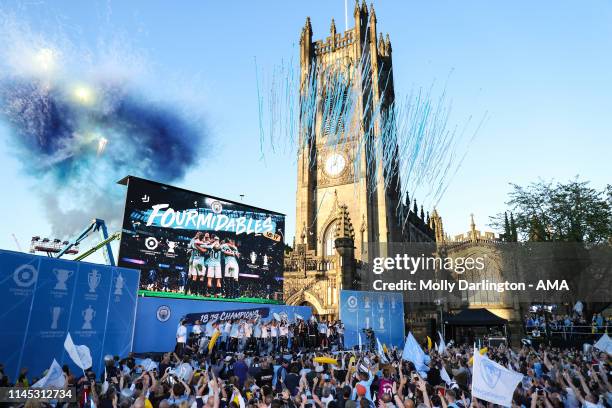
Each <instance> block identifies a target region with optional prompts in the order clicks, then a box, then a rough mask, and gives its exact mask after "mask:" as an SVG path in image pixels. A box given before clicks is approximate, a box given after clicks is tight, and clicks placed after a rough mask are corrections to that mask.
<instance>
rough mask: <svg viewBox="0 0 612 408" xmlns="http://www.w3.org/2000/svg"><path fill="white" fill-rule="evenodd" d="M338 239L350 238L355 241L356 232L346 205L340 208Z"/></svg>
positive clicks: (337, 227) (337, 229) (337, 225)
mask: <svg viewBox="0 0 612 408" xmlns="http://www.w3.org/2000/svg"><path fill="white" fill-rule="evenodd" d="M336 238H350V239H355V230H354V228H353V223H352V222H351V217H350V216H349V213H348V207H347V206H346V204H341V205H339V206H338V222H337V224H336Z"/></svg>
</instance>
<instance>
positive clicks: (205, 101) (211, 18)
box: [0, 0, 612, 249]
mask: <svg viewBox="0 0 612 408" xmlns="http://www.w3.org/2000/svg"><path fill="white" fill-rule="evenodd" d="M352 5H353V3H352V1H349V27H351V26H352V17H351V14H352ZM375 8H376V14H377V17H378V28H379V30H380V31H382V32H384V33H389V35H390V37H391V42H392V46H393V63H394V74H395V86H396V93H398V94H400V95H401V94H407V93H409V92H410V91H411V90H412V89H414V88H418V87H421V86H423V87H428V86H430V85H431V84H432V82H434V81H435V82H436V83H444V82H445V81H447V83H448V85H447V92H448V95H449V97H450V98H451V99H452V101H453V105H452V109H453V110H452V117H451V120H454V121H455V122H456V123H459V124H461V123H463V121H465V119H466V118H468V117H469V116H470V115H474V116H475V117H480V116H482V115H483V114H484V113H485V112H488V115H489V119H488V121H487V122H486V125H485V126H484V127H483V128H482V129H481V130H480V132H479V133H478V136H477V139H476V140H475V141H474V142H473V144H472V145H471V147H470V149H469V151H468V153H467V156H466V159H465V161H464V163H463V165H462V167H461V168H460V169H459V171H458V172H457V174H456V175H455V176H454V178H453V180H452V182H451V183H450V186H449V188H448V190H447V192H446V194H445V196H444V197H443V199H442V200H441V202H440V203H439V205H438V209H439V212H440V213H441V215H442V217H443V219H444V223H445V230H446V231H447V232H449V233H450V234H457V233H461V232H464V230H466V229H467V228H468V224H469V214H470V213H474V214H475V217H476V222H477V225H478V226H480V227H483V226H484V224H486V223H487V222H488V217H489V216H490V215H494V214H495V213H497V212H500V211H502V210H503V209H504V201H505V200H506V198H507V193H508V191H509V190H510V188H509V185H508V183H510V182H515V183H519V184H525V183H528V182H530V181H535V180H537V179H539V178H541V179H545V180H550V179H556V180H568V179H570V178H572V177H574V176H576V175H578V174H579V175H580V176H581V177H582V178H583V179H586V180H591V181H592V185H593V186H594V187H597V188H601V187H603V186H604V185H605V184H606V183H609V182H611V181H612V180H611V177H610V174H612V166H611V164H610V156H611V154H610V152H612V119H611V117H612V115H611V112H610V109H611V108H610V107H612V53H610V46H611V44H612V25H611V24H610V21H612V3H610V2H609V1H604V0H593V1H589V2H576V1H569V0H568V1H558V0H555V1H553V0H549V1H538V2H533V1H529V0H525V1H522V0H521V1H518V0H517V1H507V2H491V1H486V0H483V1H476V0H474V1H471V0H469V1H468V0H461V1H457V0H454V1H450V0H449V1H428V2H417V1H388V0H384V1H378V2H376V3H375ZM0 11H1V12H3V13H11V14H13V15H14V16H15V18H16V19H18V20H19V21H21V22H23V23H24V24H27V25H29V26H30V28H31V29H32V30H33V31H35V32H36V33H37V34H39V35H40V36H42V37H45V36H46V35H49V36H58V33H59V35H60V36H62V37H65V38H67V39H68V40H69V42H70V43H71V44H73V45H74V44H76V45H78V46H79V47H84V48H87V49H90V50H96V49H97V48H98V47H100V46H101V44H105V45H108V44H120V45H121V46H120V48H123V47H124V48H123V50H122V51H123V52H125V51H126V50H127V54H130V53H135V54H137V55H138V57H139V61H144V65H146V66H145V67H140V68H142V70H143V74H142V78H141V79H140V80H139V81H138V82H139V84H138V86H139V87H140V89H141V90H142V91H143V92H145V93H147V94H150V95H153V96H154V97H156V98H158V99H161V100H167V101H170V102H171V103H176V104H181V105H183V104H184V105H185V106H186V107H188V108H189V110H190V111H194V112H197V113H198V114H199V115H202V116H203V117H204V119H205V121H206V127H207V129H208V132H209V133H210V135H211V138H212V140H213V142H212V145H209V146H207V148H206V152H203V153H202V161H201V165H198V166H197V167H195V168H193V169H192V170H191V171H190V172H189V174H188V175H187V176H186V177H185V178H184V179H183V180H181V181H178V182H177V183H176V184H177V185H179V186H181V187H185V188H189V189H193V190H196V191H201V192H205V193H209V194H212V195H216V196H221V197H227V198H229V199H234V200H239V199H240V198H239V196H240V194H244V195H245V199H244V201H245V202H247V203H249V204H253V205H256V206H259V207H264V208H270V209H273V210H276V211H280V212H284V213H286V214H287V215H288V224H287V225H288V229H287V236H288V237H291V236H292V235H293V231H294V209H295V179H296V175H295V165H294V158H293V157H292V156H291V155H282V154H272V153H268V154H266V157H265V159H264V160H262V159H261V157H260V154H259V151H260V145H259V123H258V113H257V99H256V98H257V93H256V92H257V91H256V81H255V63H254V59H255V58H256V59H257V66H258V68H259V69H261V70H262V71H268V72H269V71H271V70H272V68H273V67H274V66H275V65H278V64H280V62H281V60H282V59H285V60H287V59H288V58H289V57H291V55H292V54H293V55H295V52H296V48H295V47H296V45H297V42H298V41H299V33H300V30H301V27H302V26H303V24H304V20H305V17H306V16H310V17H311V20H312V26H313V31H314V37H315V38H316V39H319V38H322V37H325V36H327V35H328V32H329V26H330V21H331V18H332V17H334V18H335V20H336V24H337V27H338V30H339V31H340V30H341V29H343V28H344V24H345V22H344V1H342V0H334V1H332V0H326V1H291V2H287V1H258V2H254V1H234V2H231V1H215V2H212V1H182V2H165V1H144V0H142V1H129V2H128V1H110V0H109V1H86V2H84V1H76V0H75V1H61V0H55V1H22V2H18V1H13V0H8V1H7V0H5V1H3V2H2V4H0ZM73 63H74V64H76V66H77V69H78V61H77V62H74V61H73ZM449 73H450V76H449ZM447 78H448V79H447ZM0 141H1V143H0V163H2V178H1V179H0V189H1V191H3V192H4V194H3V195H2V196H3V198H2V200H1V201H0V211H1V212H2V214H3V217H2V218H3V221H2V225H1V226H0V248H8V249H15V243H14V242H13V238H12V237H11V234H12V233H14V234H15V235H16V236H17V238H18V240H19V241H20V243H21V245H22V246H26V245H27V244H28V243H29V239H30V237H31V236H32V235H42V236H45V235H46V234H49V232H50V226H49V224H48V221H47V220H46V218H45V214H44V209H43V205H42V202H41V201H40V200H39V199H38V198H37V184H36V180H33V179H32V178H30V177H28V176H26V175H25V173H24V165H26V166H27V165H28V164H24V163H21V162H19V161H17V159H16V158H15V157H14V154H13V153H12V150H11V138H10V136H9V134H8V131H7V130H6V127H5V126H4V125H3V124H2V123H1V122H0ZM417 199H418V197H417ZM95 215H96V214H92V217H93V216H95Z"/></svg>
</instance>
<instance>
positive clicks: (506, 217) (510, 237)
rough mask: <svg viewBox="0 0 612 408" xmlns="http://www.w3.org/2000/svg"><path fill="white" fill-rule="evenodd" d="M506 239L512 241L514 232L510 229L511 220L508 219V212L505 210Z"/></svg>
mask: <svg viewBox="0 0 612 408" xmlns="http://www.w3.org/2000/svg"><path fill="white" fill-rule="evenodd" d="M503 236H504V241H506V242H511V241H512V232H511V231H510V221H508V212H507V211H506V212H504V235H503Z"/></svg>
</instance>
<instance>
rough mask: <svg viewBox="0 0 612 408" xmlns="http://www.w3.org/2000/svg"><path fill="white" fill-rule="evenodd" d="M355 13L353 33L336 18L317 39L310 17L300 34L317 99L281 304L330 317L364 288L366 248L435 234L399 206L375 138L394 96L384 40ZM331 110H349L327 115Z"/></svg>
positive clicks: (304, 149)
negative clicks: (342, 299) (343, 299)
mask: <svg viewBox="0 0 612 408" xmlns="http://www.w3.org/2000/svg"><path fill="white" fill-rule="evenodd" d="M353 16H354V20H355V26H354V27H353V28H352V29H349V30H348V31H345V32H344V33H337V32H336V25H335V23H334V20H332V22H331V27H330V35H329V36H328V37H327V38H326V39H325V40H319V41H313V32H312V27H311V22H310V18H307V19H306V24H305V26H304V27H303V29H302V33H301V36H300V68H301V69H300V79H301V88H300V91H301V93H302V95H304V94H306V93H308V92H311V93H312V92H313V89H315V92H317V95H318V97H317V98H316V100H315V103H313V105H312V106H313V107H312V108H310V109H311V110H312V111H313V114H312V119H311V120H312V123H313V125H311V126H300V127H299V129H300V130H299V132H300V134H299V141H300V148H299V151H298V160H297V167H298V168H297V192H296V234H295V242H294V250H293V252H291V253H289V254H287V256H286V262H285V283H284V286H285V296H284V298H285V301H286V302H287V303H288V304H310V305H312V306H314V308H315V311H316V313H318V314H324V315H325V314H327V315H331V316H335V315H337V299H338V297H339V290H341V289H343V288H344V289H359V288H360V287H359V272H360V269H361V266H362V264H363V263H364V262H367V261H368V257H369V256H371V254H368V252H369V251H368V243H370V244H372V243H375V244H376V245H377V247H379V248H380V247H384V243H389V242H402V241H433V240H434V237H435V233H434V231H433V230H432V229H431V228H430V226H429V225H428V223H427V222H425V220H424V216H423V215H421V216H420V217H419V216H418V214H416V210H414V211H410V208H411V203H410V201H409V199H408V198H406V201H405V202H402V197H401V192H400V190H399V186H400V185H401V184H400V182H399V175H398V174H397V173H398V172H397V168H398V164H397V155H396V154H394V153H397V145H396V144H395V142H394V139H392V138H391V139H389V138H387V139H386V140H385V141H384V142H382V143H381V142H380V140H377V139H379V138H381V132H382V130H381V129H383V128H384V127H385V123H381V122H383V121H384V118H385V114H386V112H387V110H388V107H389V105H390V104H391V103H392V102H393V100H394V97H395V96H394V88H393V73H392V59H391V53H392V50H391V42H390V40H389V36H388V35H387V36H386V38H385V39H383V37H382V34H380V35H379V34H378V33H377V21H376V13H375V11H374V7H373V6H371V8H370V9H369V10H368V7H367V6H366V4H365V3H363V4H362V5H361V6H360V5H359V4H358V3H356V4H355V8H354V12H353ZM330 73H331V74H330ZM332 79H333V80H334V81H335V82H334V83H329V82H330V81H331V80H332ZM339 81H343V83H339ZM326 82H327V83H326ZM335 87H341V88H342V89H341V90H340V91H337V90H335V89H334V88H335ZM328 93H329V94H331V95H333V96H331V97H330V96H327V95H326V94H328ZM333 98H352V100H351V103H348V102H343V101H340V103H337V102H338V101H332V102H329V100H330V99H333ZM304 103H306V102H304V101H302V104H304ZM331 105H335V106H341V107H343V106H347V105H352V108H351V109H350V114H346V112H343V113H345V114H344V115H343V114H339V115H333V114H330V113H329V111H330V110H331V108H330V106H331ZM346 109H347V110H348V108H346ZM304 112H305V109H304V107H302V109H301V114H302V115H304ZM301 121H302V122H303V121H304V119H303V118H301ZM383 143H387V144H388V143H392V144H393V145H392V146H390V148H389V146H386V147H381V146H383ZM364 152H365V153H364ZM384 155H390V156H393V157H384ZM383 162H384V163H386V165H384V164H383ZM389 163H392V165H391V166H389ZM414 206H415V207H416V203H414ZM422 212H423V210H422V209H421V213H422ZM331 316H330V317H331Z"/></svg>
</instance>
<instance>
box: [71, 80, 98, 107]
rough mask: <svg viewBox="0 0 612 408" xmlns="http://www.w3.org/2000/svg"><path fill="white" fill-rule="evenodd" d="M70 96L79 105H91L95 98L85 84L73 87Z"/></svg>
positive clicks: (91, 90)
mask: <svg viewBox="0 0 612 408" xmlns="http://www.w3.org/2000/svg"><path fill="white" fill-rule="evenodd" d="M72 96H73V97H74V99H75V100H76V101H77V102H78V103H80V104H81V105H91V104H93V102H94V100H95V95H94V91H93V89H91V88H90V87H88V86H85V85H79V86H77V87H75V88H74V90H73V91H72Z"/></svg>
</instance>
